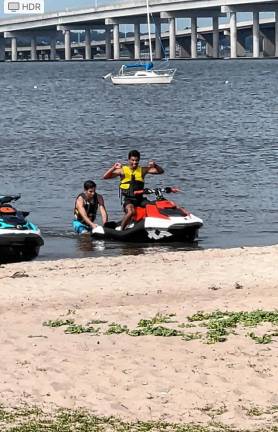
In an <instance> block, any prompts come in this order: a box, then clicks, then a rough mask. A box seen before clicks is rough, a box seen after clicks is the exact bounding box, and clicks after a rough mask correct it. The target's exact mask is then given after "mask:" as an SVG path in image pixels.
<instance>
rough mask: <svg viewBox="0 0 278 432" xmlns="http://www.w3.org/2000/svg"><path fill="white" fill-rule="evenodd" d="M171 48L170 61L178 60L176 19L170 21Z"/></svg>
mask: <svg viewBox="0 0 278 432" xmlns="http://www.w3.org/2000/svg"><path fill="white" fill-rule="evenodd" d="M169 46H170V59H175V58H176V19H175V18H174V17H173V18H170V19H169Z"/></svg>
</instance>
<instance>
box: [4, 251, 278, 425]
mask: <svg viewBox="0 0 278 432" xmlns="http://www.w3.org/2000/svg"><path fill="white" fill-rule="evenodd" d="M277 258H278V245H274V246H267V247H243V248H231V249H207V250H194V251H185V252H167V253H164V252H161V253H158V254H156V255H152V254H147V255H137V256H136V255H123V256H121V257H104V258H102V257H101V258H78V259H64V260H55V261H34V262H30V263H24V262H22V263H17V264H7V265H1V266H0V289H1V303H0V312H1V314H0V320H1V321H0V322H1V326H0V332H1V342H2V347H3V353H4V355H2V358H1V359H0V368H1V372H0V392H1V396H0V403H1V404H3V405H5V406H6V407H10V408H12V407H16V406H19V405H20V404H22V403H26V404H29V405H30V406H31V405H35V406H40V407H51V408H53V409H54V408H55V407H62V408H69V409H72V410H74V409H77V408H85V409H88V410H89V411H90V412H92V413H93V414H95V415H97V416H110V415H111V416H115V417H119V418H122V419H124V420H126V421H136V420H144V421H157V420H163V421H167V422H173V423H175V422H177V423H183V424H185V423H188V424H189V423H197V424H202V425H207V424H209V422H211V421H212V419H213V421H217V422H221V423H223V424H225V425H227V426H229V427H231V426H234V427H236V428H239V429H240V428H242V429H244V428H245V429H248V430H249V429H250V430H256V429H258V428H261V430H262V429H263V427H268V428H269V427H271V426H272V425H274V424H277V421H278V415H277V412H278V410H277V409H276V408H277V406H278V396H277V384H275V382H276V379H275V377H276V376H277V364H276V363H277V362H276V357H277V348H278V337H277V336H276V335H275V336H271V340H268V339H267V338H265V339H263V340H264V342H263V343H261V342H260V343H258V340H260V341H261V340H262V339H261V338H262V337H263V336H264V335H270V334H271V335H274V334H275V331H277V330H278V320H277V322H276V318H275V317H276V315H275V314H274V315H273V316H274V318H273V321H267V320H266V319H265V318H263V320H262V317H261V316H259V313H258V312H256V314H257V315H256V319H257V321H256V322H255V324H254V325H253V326H250V327H248V326H246V322H245V321H240V320H239V321H237V322H236V326H235V327H231V328H228V327H227V328H226V329H225V331H227V337H226V336H225V338H226V339H225V341H223V342H219V341H217V342H215V343H214V342H213V343H208V340H207V339H206V338H207V336H206V334H207V332H208V329H209V326H208V324H209V325H210V322H209V321H207V322H206V321H205V318H202V322H200V323H199V322H197V321H196V322H195V321H190V320H189V318H188V317H192V316H194V314H196V313H197V312H198V311H203V312H204V313H206V314H208V313H212V312H216V311H222V312H223V313H225V312H229V313H230V314H231V313H234V315H233V318H236V319H241V318H238V317H239V315H238V313H239V312H240V311H243V312H254V311H258V310H260V311H264V312H266V311H275V310H277V309H278V282H277V281H278V270H277V269H276V267H277V266H276V262H277ZM275 313H276V312H275ZM277 314H278V313H277ZM258 317H259V318H258ZM222 318H223V317H222ZM222 318H221V319H222ZM154 319H156V320H157V321H158V323H156V324H155V325H154V327H153V326H152V327H148V331H149V330H150V329H151V330H150V331H149V333H146V334H148V335H143V333H142V332H141V330H142V327H140V326H139V327H138V323H139V322H140V321H141V320H143V321H146V320H154ZM217 319H218V318H217ZM248 319H249V318H248ZM252 319H253V318H252ZM267 319H269V317H268V318H267ZM57 320H59V321H60V323H61V321H62V322H66V321H67V320H71V321H74V325H75V327H73V332H75V333H74V334H70V333H65V330H66V327H65V326H64V325H57V327H54V326H53V327H52V326H50V325H43V323H44V322H46V323H47V322H48V323H49V322H50V321H52V322H56V323H57ZM259 320H261V321H259ZM101 321H106V322H105V323H104V322H101ZM167 321H168V322H167ZM171 321H173V322H171ZM88 322H91V323H94V324H91V326H92V327H93V328H94V330H96V329H97V328H99V330H97V331H96V332H95V333H93V332H90V333H87V332H81V333H80V334H77V333H76V326H79V327H78V328H79V329H80V328H81V329H83V330H84V329H86V328H88ZM96 323H98V324H96ZM112 323H114V324H117V325H118V327H115V326H114V327H113V329H114V330H113V332H112V333H110V334H107V333H108V330H109V329H110V330H111V328H112V326H111V325H112ZM204 323H206V325H207V327H206V326H204ZM152 325H153V324H152ZM81 326H82V327H81ZM124 326H126V328H128V329H129V330H130V334H129V333H128V332H127V331H126V330H124V331H121V332H119V333H116V330H117V331H118V330H122V329H123V328H124ZM157 326H161V327H163V328H164V329H165V328H166V329H168V330H169V329H170V330H171V332H172V333H171V332H170V333H171V334H170V333H169V334H168V335H167V336H164V337H157V336H155V332H154V329H155V328H157ZM139 330H140V331H139ZM173 330H175V331H178V332H183V335H180V333H179V335H176V334H175V333H174V332H173ZM163 331H165V330H163ZM132 332H133V333H132ZM134 332H135V333H136V335H135V333H134ZM138 333H139V334H138ZM251 333H254V335H255V336H254V338H253V339H252V337H251V336H250V334H251ZM197 334H198V336H197ZM131 335H132V336H131ZM188 335H189V336H188ZM190 335H193V336H192V339H190V337H191V336H190ZM258 337H260V339H255V338H258ZM186 338H187V339H186ZM73 377H74V379H73ZM269 430H270V429H269Z"/></svg>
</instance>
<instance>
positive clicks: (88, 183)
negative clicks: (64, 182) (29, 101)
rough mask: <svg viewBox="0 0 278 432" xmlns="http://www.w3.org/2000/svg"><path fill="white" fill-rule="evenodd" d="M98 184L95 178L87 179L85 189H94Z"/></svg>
mask: <svg viewBox="0 0 278 432" xmlns="http://www.w3.org/2000/svg"><path fill="white" fill-rule="evenodd" d="M96 187H97V185H96V184H95V182H94V181H93V180H87V181H85V183H84V190H86V191H87V190H89V189H94V188H96Z"/></svg>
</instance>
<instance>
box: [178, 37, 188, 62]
mask: <svg viewBox="0 0 278 432" xmlns="http://www.w3.org/2000/svg"><path fill="white" fill-rule="evenodd" d="M178 45H179V47H180V57H182V58H190V56H191V53H190V46H191V41H190V38H189V37H185V38H183V39H179V40H178Z"/></svg>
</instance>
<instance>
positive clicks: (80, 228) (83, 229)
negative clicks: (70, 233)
mask: <svg viewBox="0 0 278 432" xmlns="http://www.w3.org/2000/svg"><path fill="white" fill-rule="evenodd" d="M72 226H73V229H74V231H75V232H76V233H77V234H85V233H88V232H90V231H91V227H89V226H88V225H85V224H83V223H81V222H79V221H77V220H74V221H72Z"/></svg>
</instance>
